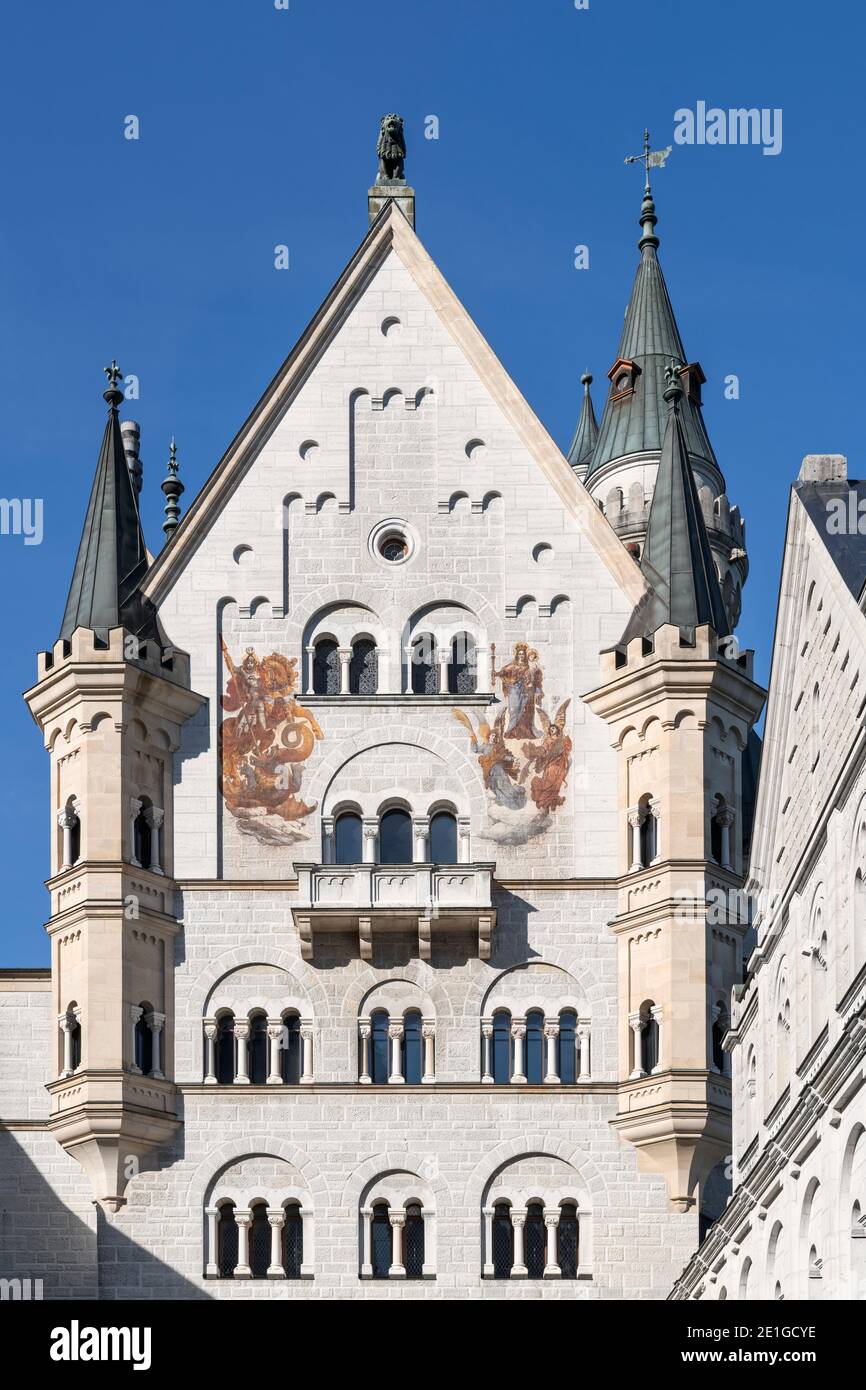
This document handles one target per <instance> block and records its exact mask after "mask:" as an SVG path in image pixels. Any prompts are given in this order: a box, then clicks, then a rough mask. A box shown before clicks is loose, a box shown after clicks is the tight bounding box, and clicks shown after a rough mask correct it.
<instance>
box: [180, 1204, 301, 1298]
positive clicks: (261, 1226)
mask: <svg viewBox="0 0 866 1390" xmlns="http://www.w3.org/2000/svg"><path fill="white" fill-rule="evenodd" d="M205 1214H206V1216H207V1218H208V1260H207V1264H206V1268H205V1273H206V1275H207V1277H209V1278H212V1279H301V1278H303V1276H304V1275H305V1274H306V1273H307V1270H306V1269H305V1267H304V1218H305V1216H306V1215H307V1213H306V1212H305V1211H304V1209H303V1207H302V1206H301V1203H300V1202H299V1201H297V1200H294V1199H288V1200H287V1201H284V1202H282V1203H281V1204H280V1205H277V1206H271V1205H269V1204H268V1202H267V1201H265V1200H264V1199H256V1200H254V1201H251V1202H249V1204H248V1205H242V1204H241V1203H240V1202H238V1201H236V1200H234V1199H232V1198H217V1200H216V1201H215V1202H214V1204H213V1206H211V1207H209V1208H208V1209H207V1211H206V1213H205Z"/></svg>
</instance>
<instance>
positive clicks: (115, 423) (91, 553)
mask: <svg viewBox="0 0 866 1390" xmlns="http://www.w3.org/2000/svg"><path fill="white" fill-rule="evenodd" d="M105 400H106V401H107V402H108V419H107V420H106V422H105V433H104V435H103V437H102V447H101V448H100V450H99V459H98V461H97V464H96V476H95V478H94V479H93V487H92V488H91V491H90V501H89V503H88V505H87V515H86V516H85V518H84V528H83V530H82V533H81V541H80V542H79V546H78V555H77V557H76V560H75V568H74V570H73V571H72V583H71V584H70V586H69V597H68V598H67V600H66V611H65V612H64V614H63V625H62V627H61V629H60V636H61V637H64V638H66V639H67V640H68V639H69V638H70V637H71V636H72V634H73V632H74V631H75V629H76V628H77V627H84V628H91V629H92V630H93V631H94V632H95V633H96V635H97V637H98V638H99V639H100V640H101V641H103V642H104V641H107V638H108V632H109V629H110V628H113V627H120V626H123V627H126V628H127V629H129V631H131V632H135V633H138V634H139V635H140V636H142V637H144V636H155V635H156V627H155V620H154V616H153V613H152V610H150V611H149V612H148V611H145V605H144V604H143V601H142V599H141V597H140V595H139V593H138V586H139V584H140V583H141V581H142V579H143V577H144V575H145V573H146V571H147V564H148V561H147V550H146V548H145V544H144V536H143V534H142V530H141V522H140V520H139V515H138V503H137V501H136V496H135V491H134V488H133V485H132V481H131V479H130V476H129V467H128V465H127V462H126V455H125V452H124V448H123V438H122V436H121V433H120V421H119V419H118V415H117V408H118V406H119V405H120V402H121V401H122V400H123V393H122V392H121V391H119V390H118V389H117V388H116V387H111V388H109V390H108V391H106V392H105Z"/></svg>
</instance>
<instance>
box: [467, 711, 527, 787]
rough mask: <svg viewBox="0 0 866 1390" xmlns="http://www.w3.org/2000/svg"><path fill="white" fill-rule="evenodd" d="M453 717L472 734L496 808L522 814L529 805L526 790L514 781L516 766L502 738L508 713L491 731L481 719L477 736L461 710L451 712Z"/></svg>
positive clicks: (468, 719) (512, 755) (503, 712)
mask: <svg viewBox="0 0 866 1390" xmlns="http://www.w3.org/2000/svg"><path fill="white" fill-rule="evenodd" d="M451 713H452V714H453V715H454V718H455V719H457V720H459V722H460V723H461V724H462V725H463V727H464V728H465V729H468V730H469V737H470V738H471V740H472V751H473V753H475V754H476V756H477V758H478V763H479V766H480V767H481V772H482V775H483V778H484V786H485V788H486V789H487V791H489V792H490V794H491V796H492V797H493V800H494V801H495V802H496V804H497V806H506V807H507V808H508V809H509V810H510V811H520V810H522V808H523V806H524V805H525V803H526V788H525V787H521V786H520V785H519V784H518V782H517V781H516V780H515V776H516V772H517V764H516V763H515V760H514V754H513V753H512V752H511V750H510V749H509V748H508V747H507V745H506V743H505V739H504V737H503V728H504V725H505V711H504V710H503V711H502V713H501V714H499V715H497V718H496V721H495V722H494V725H493V728H492V729H491V727H490V725H489V724H488V723H487V721H486V720H485V719H479V721H478V731H477V733H476V731H475V729H474V727H473V724H472V719H471V717H470V716H469V715H468V714H466V713H464V711H463V710H462V709H455V710H452V711H451Z"/></svg>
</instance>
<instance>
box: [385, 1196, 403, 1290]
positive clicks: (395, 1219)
mask: <svg viewBox="0 0 866 1390" xmlns="http://www.w3.org/2000/svg"><path fill="white" fill-rule="evenodd" d="M388 1220H389V1221H390V1223H391V1268H390V1269H389V1270H388V1278H389V1279H405V1278H406V1266H405V1265H404V1264H403V1230H404V1228H405V1226H406V1213H405V1211H389V1212H388Z"/></svg>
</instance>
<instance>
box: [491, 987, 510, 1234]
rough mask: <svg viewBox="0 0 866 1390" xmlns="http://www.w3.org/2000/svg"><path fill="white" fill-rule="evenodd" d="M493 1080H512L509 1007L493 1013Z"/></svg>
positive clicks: (502, 1082) (499, 1082) (506, 1082)
mask: <svg viewBox="0 0 866 1390" xmlns="http://www.w3.org/2000/svg"><path fill="white" fill-rule="evenodd" d="M493 1080H494V1082H495V1084H496V1085H497V1086H508V1085H509V1084H510V1082H511V1014H510V1013H509V1012H508V1010H507V1009H500V1010H499V1011H498V1013H495V1014H494V1015H493ZM510 1224H511V1221H510V1218H509V1226H510Z"/></svg>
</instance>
